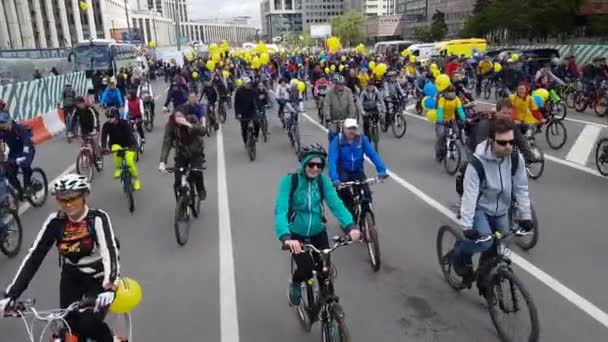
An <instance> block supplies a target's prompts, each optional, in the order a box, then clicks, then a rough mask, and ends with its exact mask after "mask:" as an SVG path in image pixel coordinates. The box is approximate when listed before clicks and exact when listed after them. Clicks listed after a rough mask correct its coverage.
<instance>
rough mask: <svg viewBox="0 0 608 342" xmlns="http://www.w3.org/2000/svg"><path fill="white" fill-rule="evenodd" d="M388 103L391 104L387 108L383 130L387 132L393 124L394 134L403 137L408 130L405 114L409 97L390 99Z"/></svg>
mask: <svg viewBox="0 0 608 342" xmlns="http://www.w3.org/2000/svg"><path fill="white" fill-rule="evenodd" d="M386 103H387V105H388V104H390V106H387V108H386V115H385V119H384V122H383V125H382V132H387V131H388V127H389V126H391V130H392V131H393V135H394V136H395V137H396V138H399V139H401V138H402V137H403V136H404V135H405V132H406V131H407V121H405V116H404V115H403V111H404V110H405V106H406V105H407V99H397V100H388V101H386Z"/></svg>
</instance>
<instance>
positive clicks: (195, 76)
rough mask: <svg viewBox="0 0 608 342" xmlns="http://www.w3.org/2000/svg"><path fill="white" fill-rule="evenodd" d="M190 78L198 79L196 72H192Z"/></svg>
mask: <svg viewBox="0 0 608 342" xmlns="http://www.w3.org/2000/svg"><path fill="white" fill-rule="evenodd" d="M192 78H194V79H196V78H198V72H196V71H195V72H193V73H192Z"/></svg>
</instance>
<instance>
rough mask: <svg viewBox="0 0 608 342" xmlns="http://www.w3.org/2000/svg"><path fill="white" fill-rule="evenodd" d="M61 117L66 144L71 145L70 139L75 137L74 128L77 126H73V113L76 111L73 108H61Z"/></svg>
mask: <svg viewBox="0 0 608 342" xmlns="http://www.w3.org/2000/svg"><path fill="white" fill-rule="evenodd" d="M61 107H62V108H63V117H64V120H65V139H66V141H67V142H68V144H70V143H72V138H73V136H74V135H75V133H74V126H76V127H78V125H74V122H73V121H74V112H75V111H76V107H75V106H70V107H63V105H61Z"/></svg>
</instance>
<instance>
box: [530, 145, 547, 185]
mask: <svg viewBox="0 0 608 342" xmlns="http://www.w3.org/2000/svg"><path fill="white" fill-rule="evenodd" d="M530 151H531V152H532V154H533V155H534V156H535V157H536V159H537V160H536V161H533V162H531V163H527V165H526V171H527V172H528V176H530V178H532V179H539V178H540V176H542V175H543V172H544V171H545V152H543V150H542V149H541V148H540V147H538V146H536V145H532V146H530Z"/></svg>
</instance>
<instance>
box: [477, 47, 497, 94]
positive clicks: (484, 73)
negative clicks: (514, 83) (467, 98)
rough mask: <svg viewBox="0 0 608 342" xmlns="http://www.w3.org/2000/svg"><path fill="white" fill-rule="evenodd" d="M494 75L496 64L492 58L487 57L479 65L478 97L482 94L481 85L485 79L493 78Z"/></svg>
mask: <svg viewBox="0 0 608 342" xmlns="http://www.w3.org/2000/svg"><path fill="white" fill-rule="evenodd" d="M493 74H494V63H492V59H491V58H490V56H488V55H485V56H484V57H483V60H482V61H481V62H479V64H478V65H477V84H476V85H475V93H476V94H477V96H479V95H480V94H481V83H482V81H483V79H484V78H489V77H492V75H493Z"/></svg>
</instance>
